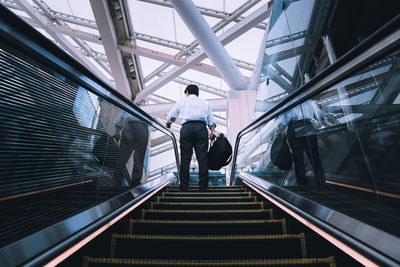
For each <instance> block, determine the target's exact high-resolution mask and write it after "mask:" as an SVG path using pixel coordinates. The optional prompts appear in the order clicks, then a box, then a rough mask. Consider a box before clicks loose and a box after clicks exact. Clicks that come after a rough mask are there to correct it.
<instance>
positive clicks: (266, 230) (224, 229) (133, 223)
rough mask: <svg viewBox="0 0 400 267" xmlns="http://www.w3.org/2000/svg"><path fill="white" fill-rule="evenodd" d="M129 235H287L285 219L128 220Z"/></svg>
mask: <svg viewBox="0 0 400 267" xmlns="http://www.w3.org/2000/svg"><path fill="white" fill-rule="evenodd" d="M129 234H152V235H161V234H168V235H184V234H187V235H218V234H221V235H244V234H246V235H251V234H258V235H262V234H264V235H266V234H287V228H286V219H279V220H216V221H205V220H197V221H194V220H186V221H184V220H179V221H178V220H132V219H131V220H130V221H129Z"/></svg>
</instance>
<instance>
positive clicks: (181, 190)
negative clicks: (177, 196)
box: [179, 186, 188, 192]
mask: <svg viewBox="0 0 400 267" xmlns="http://www.w3.org/2000/svg"><path fill="white" fill-rule="evenodd" d="M187 191H188V189H187V187H183V186H180V187H179V192H187Z"/></svg>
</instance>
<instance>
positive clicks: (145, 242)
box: [110, 233, 307, 259]
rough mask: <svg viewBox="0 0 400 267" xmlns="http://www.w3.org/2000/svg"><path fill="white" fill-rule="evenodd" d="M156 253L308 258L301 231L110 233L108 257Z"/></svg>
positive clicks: (190, 256) (164, 255)
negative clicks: (192, 233) (177, 233)
mask: <svg viewBox="0 0 400 267" xmlns="http://www.w3.org/2000/svg"><path fill="white" fill-rule="evenodd" d="M239 248H241V249H239ZM243 248H246V249H243ZM232 250H235V252H234V253H232ZM155 252H157V257H160V258H162V259H177V258H178V259H227V258H228V259H233V258H235V259H242V258H250V259H253V258H254V259H265V258H275V259H279V258H306V257H307V253H306V246H305V238H304V233H301V234H292V235H216V236H215V235H206V236H204V235H194V236H192V235H124V234H122V235H120V234H113V235H112V238H111V250H110V257H111V258H114V257H117V258H154V253H155ZM227 255H229V256H227Z"/></svg>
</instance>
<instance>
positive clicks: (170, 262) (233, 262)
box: [83, 256, 336, 267]
mask: <svg viewBox="0 0 400 267" xmlns="http://www.w3.org/2000/svg"><path fill="white" fill-rule="evenodd" d="M83 261H84V263H83V267H89V265H88V264H89V263H101V264H126V265H165V266H265V265H267V266H268V265H271V266H276V265H295V264H321V263H322V264H323V263H326V264H329V266H330V267H336V262H335V257H333V256H331V257H328V258H303V259H223V260H197V259H196V260H190V259H189V260H181V259H116V258H91V257H87V256H85V257H84V259H83Z"/></svg>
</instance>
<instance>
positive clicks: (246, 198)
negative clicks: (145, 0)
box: [0, 6, 400, 266]
mask: <svg viewBox="0 0 400 267" xmlns="http://www.w3.org/2000/svg"><path fill="white" fill-rule="evenodd" d="M398 21H400V19H398ZM397 26H398V24H396V23H393V24H391V25H389V27H388V28H387V29H385V30H384V31H381V32H379V33H378V34H377V35H374V36H373V37H372V38H370V39H369V40H367V42H366V43H362V44H361V46H360V48H357V49H355V50H354V51H351V52H350V53H349V54H346V56H344V57H343V59H342V60H341V61H340V62H338V63H337V64H336V65H332V68H328V69H327V70H326V71H324V72H322V73H321V75H320V76H317V77H316V78H313V79H312V80H311V81H310V82H308V83H306V84H305V85H304V86H303V87H301V88H299V89H298V90H296V91H294V92H293V93H292V94H291V95H290V97H288V98H287V99H285V100H284V101H282V102H281V103H279V104H278V105H276V106H275V107H273V108H272V109H271V110H270V111H268V112H267V113H265V114H264V115H263V116H262V117H260V118H259V119H258V120H256V121H255V122H254V123H252V124H251V125H249V126H248V127H246V128H245V129H244V130H243V131H242V132H241V133H240V134H239V135H238V138H237V141H236V146H235V155H234V157H233V161H232V173H231V177H230V181H231V186H229V187H219V186H211V187H210V188H209V190H208V191H207V192H206V193H198V192H196V191H197V188H195V187H192V188H191V189H190V191H189V192H177V188H176V187H174V186H176V184H177V178H176V177H175V175H174V174H173V172H174V171H175V173H176V174H177V176H179V173H178V172H177V171H176V170H178V169H179V159H178V150H177V144H176V139H175V136H174V135H173V133H172V132H171V131H169V130H168V129H166V128H165V127H164V126H163V125H162V124H161V123H160V122H159V121H157V120H155V119H154V118H152V117H150V116H149V115H148V114H145V113H144V112H143V111H142V110H141V109H140V108H138V107H137V106H135V105H133V104H132V103H131V101H130V100H128V99H126V98H125V97H123V96H122V95H121V94H120V93H118V92H117V91H115V90H114V89H113V88H111V87H110V86H109V85H108V84H106V83H105V82H104V81H101V80H100V79H99V78H98V77H96V76H95V75H93V74H92V73H91V72H90V71H88V70H87V69H85V68H84V67H83V66H82V65H80V64H79V62H77V61H75V60H73V59H72V58H71V57H70V56H69V55H68V54H66V53H65V52H64V51H62V50H60V49H59V48H58V47H57V46H56V45H54V44H53V43H52V42H51V41H49V40H47V39H46V38H45V37H43V36H38V34H37V32H35V31H34V30H33V29H32V28H31V27H30V26H29V25H27V24H25V23H24V22H22V21H21V20H20V19H18V18H17V17H16V16H15V15H13V14H12V13H10V12H9V11H7V10H6V9H5V8H4V7H3V6H0V34H1V36H2V37H3V38H1V39H0V61H1V63H2V64H0V72H1V74H2V75H1V76H0V96H1V97H0V104H1V105H0V121H1V123H2V124H1V127H2V129H1V130H2V131H1V133H2V134H1V135H0V138H1V140H0V141H1V142H0V150H1V158H0V160H1V161H0V163H1V164H0V183H1V184H0V205H1V207H0V211H1V214H0V219H1V220H0V230H1V232H0V237H1V238H0V240H1V241H0V263H1V265H4V266H19V265H27V266H42V265H44V264H47V263H49V265H50V266H51V265H56V264H60V265H61V266H81V265H84V266H109V265H121V266H122V265H136V266H273V265H275V266H276V265H292V266H303V265H315V266H335V265H336V266H356V265H358V264H359V263H358V262H356V261H355V260H353V258H355V259H356V260H357V261H359V262H361V263H362V264H364V265H391V266H393V265H399V264H400V255H399V250H398V247H399V244H400V242H399V238H398V235H399V232H398V230H397V229H396V225H398V221H399V220H398V214H399V209H398V207H399V206H398V202H397V200H396V201H395V200H393V201H391V200H388V199H384V198H385V197H386V196H398V195H399V192H400V191H399V190H398V188H399V183H398V182H397V180H396V179H395V178H397V176H396V175H397V173H391V172H390V171H387V172H384V171H382V170H383V168H381V166H383V165H381V164H380V163H382V162H381V161H380V157H379V156H381V157H382V158H385V157H387V155H385V150H384V151H383V152H382V149H381V147H390V148H393V149H392V150H390V153H389V154H388V155H390V157H391V156H392V155H393V153H394V154H395V155H397V154H396V151H397V150H396V149H397V146H396V145H397V144H398V142H393V140H391V138H392V135H393V133H390V134H388V133H387V132H385V133H384V134H383V135H382V136H381V135H379V133H380V131H381V130H382V129H385V130H386V131H391V132H395V131H397V128H396V127H397V126H398V120H397V116H392V114H394V113H395V112H394V111H396V108H397V107H398V106H396V105H397V104H396V103H395V104H393V107H391V108H388V109H387V110H386V109H385V105H383V107H384V108H382V109H381V110H379V111H380V113H383V116H381V119H380V120H379V123H377V120H375V119H374V118H375V117H374V115H376V114H375V113H376V111H377V110H376V109H375V108H376V107H377V106H376V105H377V104H374V103H373V105H358V104H357V105H353V106H354V110H355V111H359V110H368V112H369V113H371V111H372V115H369V114H368V115H362V114H361V115H360V114H359V112H355V113H354V114H350V115H352V116H349V114H347V113H346V112H348V111H349V107H347V108H343V110H342V111H340V108H339V107H338V106H337V105H336V106H329V107H326V108H325V111H327V112H328V111H332V114H328V115H329V116H327V117H328V118H334V119H333V120H332V121H333V123H336V125H328V126H329V127H325V128H323V127H321V128H319V129H317V131H316V135H318V145H319V147H320V153H321V155H322V157H325V158H324V159H325V161H324V162H323V163H325V166H324V167H325V170H326V182H327V183H326V184H325V186H324V187H316V186H314V184H310V186H307V187H304V186H298V185H296V177H295V175H294V174H295V172H294V171H293V169H292V170H279V169H278V168H276V167H275V166H273V164H271V163H270V161H269V158H268V157H269V150H268V149H269V147H270V145H271V143H272V141H273V135H274V130H276V127H275V126H276V125H277V123H276V124H274V123H275V122H277V121H278V120H277V119H279V117H280V116H282V117H284V115H285V113H287V112H288V111H290V110H293V109H295V108H298V107H300V109H301V106H302V104H303V103H304V102H305V101H308V100H310V99H312V100H315V102H317V103H318V105H320V106H321V105H322V104H323V103H326V101H338V99H339V100H340V99H343V95H350V93H351V94H353V93H354V92H350V91H349V92H348V93H346V94H343V90H344V89H343V88H342V87H346V86H348V85H351V86H348V88H347V89H349V90H352V89H354V90H355V91H357V92H359V91H361V89H362V88H356V87H357V86H359V85H360V84H361V85H363V83H355V82H354V80H356V79H361V78H363V77H364V76H365V75H366V74H365V73H369V72H371V73H372V74H369V75H372V76H373V77H374V78H379V79H381V80H380V81H379V82H378V83H377V84H378V85H379V84H383V83H384V82H386V84H389V85H394V86H393V88H395V89H396V87H395V85H396V83H395V80H393V81H392V80H390V81H383V79H385V78H386V77H389V76H393V75H391V74H393V73H395V74H396V73H398V70H397V69H396V65H394V66H393V68H390V69H387V70H386V71H387V72H388V73H387V74H385V75H381V76H374V74H373V71H371V69H372V70H376V69H374V68H376V67H377V66H378V67H379V66H381V65H380V64H381V62H396V60H398V59H399V55H398V51H397V50H396V49H398V46H397V47H396V45H398V44H399V43H400V37H399V36H400V34H399V30H398V29H399V28H398V27H397ZM375 44H377V45H375ZM32 47H34V48H35V49H32ZM370 48H371V49H370ZM389 59H390V60H389ZM352 75H353V76H352ZM343 79H347V80H344V81H343ZM370 80H373V79H370ZM357 81H358V80H357ZM337 84H339V85H337ZM389 87H391V86H387V87H386V88H389ZM386 88H385V89H386ZM339 89H340V90H339ZM345 89H346V88H345ZM347 89H346V90H347ZM326 90H327V91H329V92H325V91H326ZM386 90H387V89H386ZM325 93H326V94H325ZM383 93H384V94H382V96H384V95H385V94H387V93H388V92H386V91H385V92H383ZM320 94H322V96H320ZM340 94H342V95H340ZM327 96H329V99H328V97H327ZM377 98H378V97H377ZM343 103H344V102H341V104H343ZM329 104H331V102H329ZM349 106H350V107H352V106H351V105H349ZM123 112H125V113H127V114H128V117H130V118H131V119H135V120H140V121H141V122H142V123H143V124H145V125H146V126H147V127H148V130H149V131H148V132H149V140H148V142H149V144H148V146H147V152H146V153H145V160H144V162H143V166H141V167H143V172H145V173H146V174H148V176H147V177H146V176H145V175H144V176H142V177H133V175H132V173H133V171H132V168H131V167H132V165H133V164H132V161H130V162H127V164H128V165H129V164H130V166H128V167H127V165H125V166H116V165H115V164H113V163H110V162H109V163H108V164H107V160H101V156H103V159H105V158H107V157H110V158H112V159H113V162H114V161H115V160H114V159H115V158H117V157H118V156H119V155H118V153H117V152H116V151H115V150H114V151H113V150H112V149H110V147H111V146H110V145H112V144H114V140H113V136H114V132H113V131H114V129H115V125H116V121H117V117H118V116H119V115H120V114H121V113H123ZM374 112H375V113H374ZM349 117H350V119H352V120H353V121H350V122H348V121H345V119H347V118H349ZM374 123H375V124H374ZM369 124H371V125H372V126H373V127H369V128H368V127H367V128H366V127H364V126H365V125H369ZM371 132H373V134H378V137H376V136H375V135H371V134H370V133H371ZM370 136H372V138H371V139H367V137H370ZM247 137H248V138H247ZM98 140H106V141H104V142H103V144H102V146H101V149H100V152H101V153H100V154H99V155H100V157H98V156H99V155H97V156H96V155H94V154H95V153H93V148H94V147H95V145H96V143H99V142H98ZM160 140H163V141H162V142H160ZM348 140H351V146H352V148H351V149H343V148H348ZM166 142H170V143H169V144H166ZM161 144H162V146H161ZM332 144H333V145H332ZM377 144H382V146H377ZM388 144H389V145H388ZM248 146H252V147H248ZM165 147H172V148H173V150H171V151H170V152H171V153H169V154H163V156H162V157H159V158H157V155H158V152H160V151H163V150H164V148H165ZM377 147H378V149H377ZM152 149H154V150H152ZM379 149H381V150H379ZM371 151H372V152H376V153H375V154H374V153H371ZM152 152H154V153H152ZM343 152H345V153H343ZM347 152H348V154H346V153H347ZM160 153H161V152H160ZM370 155H374V157H369V156H370ZM377 155H379V156H377ZM167 160H168V161H169V162H164V161H167ZM392 160H394V161H395V160H396V157H392ZM308 161H310V160H308ZM149 162H150V163H149ZM326 162H327V163H328V164H326ZM391 162H392V161H391ZM114 163H115V162H114ZM148 163H149V164H148ZM152 163H153V164H152ZM161 163H162V164H165V165H162V166H159V165H160V164H161ZM369 163H370V164H369ZM311 165H312V164H311ZM152 166H153V167H154V169H151V167H152ZM163 167H167V168H166V169H168V170H169V171H171V172H168V173H165V172H164V170H163ZM305 167H307V169H309V167H310V163H309V162H308V165H307V166H305ZM397 167H398V166H393V169H396V168H397ZM257 169H258V173H259V174H260V175H259V177H256V176H254V175H252V173H253V174H254V173H257ZM254 170H255V171H254ZM261 173H264V174H267V175H265V176H264V177H263V176H262V175H261ZM116 174H118V175H120V176H118V177H117V175H116ZM269 174H271V175H269ZM268 175H269V176H268ZM313 175H314V174H313V173H312V171H310V172H308V173H307V177H308V178H310V180H311V179H312V177H313ZM222 176H223V175H222ZM133 178H139V179H136V180H142V184H141V185H139V186H136V187H132V186H131V185H132V183H130V181H133ZM215 178H216V179H214V181H213V185H222V184H224V183H225V181H224V180H223V179H222V178H221V177H215ZM118 179H120V180H118ZM193 180H195V179H193ZM116 181H118V182H120V183H118V182H116ZM122 182H123V183H122ZM339 183H342V184H345V185H347V186H348V187H349V188H352V187H358V188H361V189H363V190H370V191H368V192H369V193H372V196H373V197H374V198H375V200H371V199H368V197H369V196H371V194H364V192H359V191H351V190H350V189H346V188H338V187H336V186H333V184H339ZM382 193H384V194H386V195H384V197H382V195H381V194H382ZM366 195H367V196H368V197H367V198H364V197H365V196H366ZM386 200H388V201H386ZM327 240H329V241H327ZM343 251H344V252H343ZM349 255H350V256H349Z"/></svg>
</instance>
